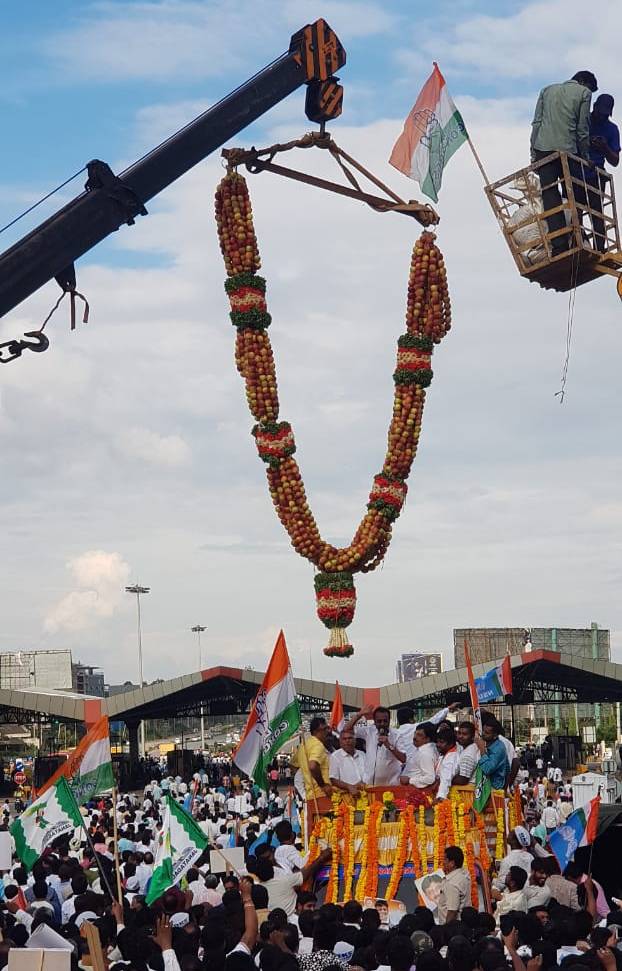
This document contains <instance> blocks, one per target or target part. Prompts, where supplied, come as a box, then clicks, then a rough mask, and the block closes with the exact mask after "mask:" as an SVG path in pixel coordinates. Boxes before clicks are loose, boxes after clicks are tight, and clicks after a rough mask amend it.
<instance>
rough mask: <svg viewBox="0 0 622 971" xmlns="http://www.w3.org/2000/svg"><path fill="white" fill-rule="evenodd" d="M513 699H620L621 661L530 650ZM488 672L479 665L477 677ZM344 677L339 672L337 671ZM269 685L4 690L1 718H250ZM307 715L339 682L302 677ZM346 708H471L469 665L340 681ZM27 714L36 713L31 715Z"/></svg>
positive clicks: (219, 682)
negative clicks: (393, 680)
mask: <svg viewBox="0 0 622 971" xmlns="http://www.w3.org/2000/svg"><path fill="white" fill-rule="evenodd" d="M511 665H512V680H513V688H514V693H513V702H514V704H517V705H524V704H534V703H536V704H545V705H546V704H559V703H560V702H575V701H576V702H584V703H585V702H587V703H598V702H617V701H622V664H614V663H613V662H611V661H599V660H592V659H590V658H579V657H573V656H572V655H569V654H558V653H555V652H553V651H532V652H526V653H523V654H515V655H512V657H511ZM489 668H490V662H488V663H487V664H476V665H475V666H474V668H473V671H474V674H475V676H476V677H477V676H479V675H481V674H483V673H484V672H485V671H486V670H487V669H489ZM338 673H339V674H341V669H340V670H339V672H338ZM262 680H263V672H261V671H253V670H250V669H248V668H234V667H225V666H221V667H214V668H208V669H207V670H204V671H197V672H195V673H193V674H185V675H181V676H179V677H176V678H171V679H169V680H167V681H157V682H154V683H153V684H145V685H143V686H142V687H139V688H134V689H133V690H131V691H127V692H123V693H121V694H117V695H114V696H112V697H110V698H92V697H87V696H85V695H77V694H74V693H72V692H62V691H57V692H41V691H34V690H22V691H17V690H7V689H4V690H0V721H5V722H15V721H17V722H24V721H28V720H33V721H34V720H38V719H44V718H48V719H49V718H54V719H58V720H59V721H83V722H85V723H86V724H87V725H91V724H93V722H95V721H96V720H97V718H99V717H100V716H101V715H108V716H109V717H110V718H111V719H113V720H115V721H124V722H126V724H128V725H136V724H138V722H140V721H141V720H143V719H152V718H171V717H174V716H178V717H182V716H186V715H198V714H200V712H201V707H202V708H203V712H204V714H205V715H208V716H209V715H230V714H244V713H245V712H247V711H248V709H249V706H250V704H251V702H252V700H253V698H254V697H255V694H256V693H257V690H258V688H259V685H260V684H261V682H262ZM295 682H296V690H297V692H298V695H299V697H300V700H301V706H302V709H303V711H306V712H321V711H328V710H329V709H330V707H331V705H332V702H333V697H334V693H335V684H334V682H331V681H311V680H309V679H307V678H296V679H295ZM340 688H341V696H342V700H343V705H344V708H345V709H347V710H350V711H353V710H356V709H358V708H360V707H362V706H363V705H365V704H371V705H385V706H386V707H387V708H391V709H395V708H399V707H400V706H402V705H412V706H413V707H414V708H415V709H416V711H417V712H423V711H425V710H426V709H433V708H434V709H435V708H440V707H443V706H444V705H446V704H448V703H449V702H451V701H460V702H462V703H463V704H464V705H465V707H468V706H469V693H468V687H467V672H466V668H458V669H456V670H455V671H445V672H443V673H441V674H433V675H429V676H428V677H425V678H420V679H419V680H417V681H408V682H405V683H404V684H388V685H384V686H382V687H373V688H362V687H356V686H353V685H344V684H342V683H341V682H340ZM29 716H32V718H30V717H29Z"/></svg>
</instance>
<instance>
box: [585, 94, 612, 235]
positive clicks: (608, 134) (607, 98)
mask: <svg viewBox="0 0 622 971" xmlns="http://www.w3.org/2000/svg"><path fill="white" fill-rule="evenodd" d="M613 105H614V101H613V98H612V96H611V95H610V94H600V95H599V96H598V98H597V99H596V101H595V102H594V105H593V108H592V113H591V115H590V161H591V162H592V163H593V164H594V165H595V166H596V167H597V168H599V169H604V167H605V162H608V163H609V165H611V166H612V167H614V168H615V167H616V166H617V165H618V163H619V161H620V129H619V128H618V126H617V125H614V123H613V122H612V121H610V120H609V119H610V118H611V114H612V112H613ZM586 178H587V181H588V182H591V183H593V184H594V185H596V186H600V193H602V192H607V193H608V194H609V193H610V191H611V190H610V182H611V177H610V176H606V175H601V174H600V173H597V172H589V173H588V174H587V176H586ZM600 193H596V192H589V191H588V195H589V204H590V207H591V208H592V209H594V210H595V211H596V212H602V197H601V194H600ZM592 225H593V227H594V244H595V249H598V250H601V251H602V250H604V249H605V248H606V243H607V237H606V233H605V223H604V221H603V220H602V219H600V218H599V217H598V216H595V215H594V216H592Z"/></svg>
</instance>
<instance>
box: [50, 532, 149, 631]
mask: <svg viewBox="0 0 622 971" xmlns="http://www.w3.org/2000/svg"><path fill="white" fill-rule="evenodd" d="M67 568H68V569H69V570H70V571H71V574H72V579H73V582H74V584H75V587H76V588H77V589H75V590H71V591H70V593H68V594H66V595H65V596H64V597H63V598H62V599H61V600H60V601H59V602H58V603H57V604H56V605H55V606H54V607H52V608H51V610H49V612H48V614H47V616H46V618H45V621H44V625H43V626H44V630H45V631H46V632H47V633H49V634H56V633H58V632H61V631H63V632H69V633H75V632H78V631H84V630H88V628H90V627H95V626H97V624H98V623H100V622H101V620H102V619H105V618H109V617H111V616H112V615H113V614H114V612H115V611H116V610H117V608H118V607H119V606H120V604H121V602H122V600H123V596H124V587H125V584H126V583H127V581H128V579H129V575H130V568H129V566H128V564H127V563H126V562H125V560H123V558H122V557H121V556H120V554H119V553H106V552H104V551H103V550H90V551H88V552H87V553H82V555H81V556H78V557H76V558H75V559H73V560H70V562H69V563H68V564H67Z"/></svg>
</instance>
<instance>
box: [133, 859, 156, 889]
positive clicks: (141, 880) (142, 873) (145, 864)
mask: <svg viewBox="0 0 622 971" xmlns="http://www.w3.org/2000/svg"><path fill="white" fill-rule="evenodd" d="M152 873H153V854H152V853H145V854H144V856H143V861H142V863H139V864H138V865H137V867H136V876H137V878H138V892H139V893H140V894H144V893H145V888H146V886H147V884H148V883H149V880H150V879H151V875H152Z"/></svg>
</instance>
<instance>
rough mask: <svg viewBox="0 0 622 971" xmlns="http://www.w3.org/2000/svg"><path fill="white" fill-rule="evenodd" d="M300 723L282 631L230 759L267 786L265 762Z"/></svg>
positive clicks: (268, 763)
mask: <svg viewBox="0 0 622 971" xmlns="http://www.w3.org/2000/svg"><path fill="white" fill-rule="evenodd" d="M300 724H301V719H300V708H299V706H298V699H297V698H296V688H295V685H294V676H293V674H292V669H291V665H290V663H289V655H288V653H287V646H286V644H285V635H284V634H283V631H281V632H280V634H279V636H278V638H277V642H276V645H275V647H274V651H273V652H272V657H271V658H270V664H269V665H268V670H267V671H266V673H265V675H264V679H263V682H262V684H261V688H260V689H259V691H258V693H257V697H256V698H255V701H254V702H253V707H252V708H251V713H250V715H249V716H248V721H247V722H246V728H245V729H244V734H243V735H242V738H241V739H240V744H239V745H238V747H237V749H236V750H235V753H234V755H233V761H234V762H235V764H236V765H237V766H238V768H239V769H241V770H242V772H245V773H246V775H247V776H248V777H249V778H250V779H252V780H253V782H256V783H257V785H258V786H261V788H262V789H266V790H267V789H268V780H267V775H266V773H267V770H268V766H269V765H270V763H271V762H272V760H273V759H274V757H275V755H276V753H277V752H278V751H279V749H280V748H281V747H282V746H283V745H284V744H285V742H287V741H288V740H289V739H290V738H291V737H292V735H294V734H295V733H296V732H297V731H298V729H299V728H300Z"/></svg>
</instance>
